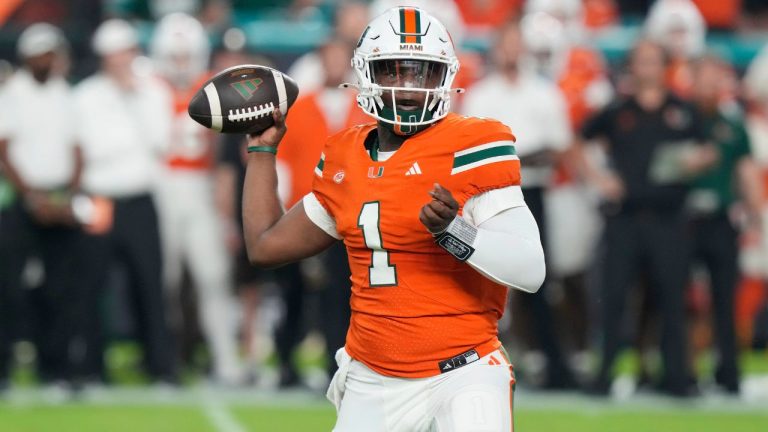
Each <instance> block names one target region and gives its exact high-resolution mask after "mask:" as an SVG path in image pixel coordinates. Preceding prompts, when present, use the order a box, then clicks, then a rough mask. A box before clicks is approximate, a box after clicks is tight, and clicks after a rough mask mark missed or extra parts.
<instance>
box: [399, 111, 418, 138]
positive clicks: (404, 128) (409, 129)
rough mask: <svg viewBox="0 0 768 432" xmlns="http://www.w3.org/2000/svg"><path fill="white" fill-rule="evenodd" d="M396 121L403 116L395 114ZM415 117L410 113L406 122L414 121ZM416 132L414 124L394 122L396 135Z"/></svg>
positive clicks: (400, 120)
mask: <svg viewBox="0 0 768 432" xmlns="http://www.w3.org/2000/svg"><path fill="white" fill-rule="evenodd" d="M396 118H397V121H398V122H402V121H403V118H402V116H399V115H398V116H397V117H396ZM416 121H417V119H416V116H415V115H413V114H411V115H410V116H408V122H410V123H416ZM414 132H416V126H412V125H403V124H395V133H396V134H398V135H410V134H412V133H414Z"/></svg>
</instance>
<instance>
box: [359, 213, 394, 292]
mask: <svg viewBox="0 0 768 432" xmlns="http://www.w3.org/2000/svg"><path fill="white" fill-rule="evenodd" d="M380 214H381V212H380V209H379V202H378V201H373V202H367V203H365V204H363V208H362V209H361V210H360V216H358V217H357V226H359V227H360V228H361V229H362V230H363V238H364V239H365V247H367V248H368V249H370V250H371V252H372V254H371V265H370V266H368V279H369V282H370V285H371V286H372V287H381V286H393V285H397V270H396V269H395V266H393V265H390V264H389V252H388V251H387V250H386V249H384V246H383V244H382V240H381V229H380V228H379V219H380Z"/></svg>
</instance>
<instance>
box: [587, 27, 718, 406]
mask: <svg viewBox="0 0 768 432" xmlns="http://www.w3.org/2000/svg"><path fill="white" fill-rule="evenodd" d="M629 66H630V79H631V81H632V86H633V87H632V93H631V94H630V95H628V96H624V97H619V98H618V99H617V100H615V101H614V102H613V103H611V104H610V105H609V106H608V107H606V108H605V109H604V110H603V111H602V112H599V113H597V114H596V115H595V116H594V117H593V118H591V119H590V120H588V121H587V122H586V123H585V125H584V128H583V130H582V134H581V135H582V138H583V140H585V141H592V140H599V141H600V142H602V143H603V144H604V145H605V146H606V149H605V150H606V154H607V160H608V166H607V168H603V169H599V168H598V167H596V166H595V164H593V163H590V161H589V159H587V158H586V157H583V156H584V153H582V152H577V153H578V154H581V155H582V157H581V158H580V159H581V161H582V162H583V165H582V167H583V168H584V169H585V174H586V175H587V177H588V178H589V179H590V180H591V181H592V182H593V183H594V185H595V186H596V187H597V189H598V190H599V191H600V193H601V194H602V196H603V198H604V205H603V211H604V213H605V217H606V225H605V248H606V250H605V252H606V254H605V260H604V262H603V269H602V286H601V289H602V292H601V309H602V319H603V326H602V329H603V336H604V341H603V347H602V348H603V352H602V361H601V365H600V370H599V373H598V376H597V379H596V381H595V382H594V383H593V385H592V387H591V390H592V391H593V392H595V393H598V394H607V393H608V391H609V389H610V383H611V377H610V372H611V370H612V366H613V363H614V360H615V358H616V355H617V353H618V351H619V349H620V348H621V342H622V338H621V336H622V335H621V329H622V328H623V326H622V325H621V324H622V320H623V317H624V309H625V303H626V297H627V293H628V291H629V289H630V287H631V286H632V284H633V283H636V282H637V281H638V278H639V276H640V275H641V272H643V273H645V276H646V278H645V279H646V280H647V281H648V282H649V284H650V288H651V291H652V292H653V293H654V296H655V297H658V302H659V307H660V313H661V316H662V325H661V351H662V358H663V361H664V368H663V369H664V375H663V377H662V380H661V383H660V385H661V389H662V390H664V391H666V392H668V393H670V394H672V395H678V396H686V395H688V394H690V392H691V388H690V387H691V383H692V380H691V377H690V373H689V371H688V362H687V360H686V350H687V343H686V330H685V314H684V312H685V310H684V290H685V287H686V284H687V281H688V266H689V251H688V238H687V237H686V231H685V220H684V215H683V204H684V201H685V198H686V194H687V191H688V186H687V183H688V181H689V179H690V177H691V176H693V175H694V174H696V173H698V172H701V171H702V170H704V169H706V168H707V167H709V166H711V165H712V164H714V163H715V161H716V160H717V151H716V150H715V149H714V147H712V146H710V145H704V143H705V142H706V139H707V135H706V130H705V128H704V127H703V125H702V124H701V119H700V116H699V115H698V113H697V112H696V110H695V109H694V108H693V107H692V106H691V105H689V104H687V103H685V102H683V101H682V100H680V99H678V98H677V97H675V96H674V95H672V94H671V93H670V92H669V91H668V89H667V88H666V87H665V84H664V72H665V69H666V56H665V53H664V51H663V49H662V48H661V47H660V46H658V45H656V44H654V43H651V42H648V41H641V42H639V43H638V44H637V45H636V46H635V47H634V49H633V51H632V52H631V54H630V65H629ZM580 150H581V148H580Z"/></svg>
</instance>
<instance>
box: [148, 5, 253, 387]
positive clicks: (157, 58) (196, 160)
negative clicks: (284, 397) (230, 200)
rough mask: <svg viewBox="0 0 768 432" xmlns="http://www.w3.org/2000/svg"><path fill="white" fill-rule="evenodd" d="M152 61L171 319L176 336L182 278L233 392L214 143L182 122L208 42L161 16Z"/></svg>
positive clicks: (237, 375)
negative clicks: (164, 109) (163, 95)
mask: <svg viewBox="0 0 768 432" xmlns="http://www.w3.org/2000/svg"><path fill="white" fill-rule="evenodd" d="M151 55H152V60H153V61H154V64H155V66H156V69H157V71H158V73H159V74H160V78H161V79H163V80H164V81H165V83H166V84H167V85H168V88H169V90H170V91H171V92H172V94H173V96H174V100H173V101H172V107H171V108H172V109H173V112H174V118H173V124H172V129H171V141H170V145H169V148H168V151H167V154H166V163H165V167H164V169H163V170H162V175H161V177H160V181H159V183H158V194H157V204H158V208H159V210H160V221H161V225H160V227H161V230H160V232H161V235H162V239H163V242H162V243H163V251H164V257H163V258H164V259H163V264H164V273H165V284H166V292H167V294H168V295H169V300H170V302H171V309H170V311H169V312H170V316H171V317H172V318H174V320H173V321H174V323H175V324H176V325H178V326H179V328H178V329H177V330H178V332H179V333H181V330H182V327H183V320H182V319H181V316H180V315H181V309H182V307H181V304H182V302H181V285H182V280H183V273H184V271H185V270H186V271H188V272H189V275H190V276H191V282H192V284H193V286H194V288H195V292H196V293H197V305H198V311H199V313H198V316H199V318H200V320H201V324H202V330H203V334H204V336H205V339H206V342H207V343H208V347H209V349H210V352H211V354H212V360H213V378H214V379H215V380H216V381H218V382H220V383H224V384H237V383H239V382H240V381H241V379H242V371H241V368H240V365H239V364H238V359H237V357H238V356H237V343H236V334H235V320H234V319H233V312H234V304H233V299H232V298H231V294H232V287H231V284H232V277H231V274H230V268H231V263H230V262H229V259H228V258H229V254H228V253H227V248H226V244H225V234H224V227H223V226H222V220H221V218H220V214H219V212H218V211H217V208H216V205H215V200H214V196H213V193H214V184H213V161H214V148H213V145H214V142H213V140H214V136H213V134H212V133H211V132H210V131H209V130H207V129H205V128H204V127H202V126H200V125H199V124H197V123H196V122H195V121H194V120H192V119H191V118H190V117H189V115H188V114H187V106H188V105H189V101H190V100H191V98H192V96H193V95H194V94H195V92H196V91H197V90H198V89H199V88H200V87H201V86H202V84H203V83H204V82H205V81H206V80H207V79H208V78H209V75H210V74H209V72H208V61H209V57H210V44H209V42H208V35H207V34H206V33H205V30H204V29H203V26H202V25H201V24H200V22H198V21H197V20H196V19H195V18H193V17H192V16H190V15H186V14H183V13H173V14H170V15H166V16H165V17H164V18H163V19H162V20H160V21H159V22H158V24H157V28H156V29H155V33H154V35H153V38H152V42H151Z"/></svg>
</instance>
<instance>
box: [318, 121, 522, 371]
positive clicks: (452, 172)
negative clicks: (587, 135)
mask: <svg viewBox="0 0 768 432" xmlns="http://www.w3.org/2000/svg"><path fill="white" fill-rule="evenodd" d="M375 128H376V125H375V124H367V125H361V126H357V127H353V128H350V129H347V130H346V131H343V132H341V133H339V134H337V135H335V136H332V137H331V138H329V140H328V142H327V143H326V146H325V149H324V151H323V155H322V158H321V161H320V163H319V164H318V167H317V169H316V171H315V173H316V178H315V181H314V184H313V192H314V194H315V196H316V197H317V199H318V200H319V201H320V203H321V204H322V205H323V207H324V208H325V209H326V210H327V211H328V212H329V213H330V214H331V215H332V216H333V218H334V219H335V221H336V228H337V230H338V232H339V234H340V235H341V236H342V237H343V239H344V243H345V245H346V247H347V251H348V255H349V265H350V270H351V272H352V277H351V281H352V299H351V306H352V319H351V324H350V328H349V331H348V333H347V343H346V348H347V351H348V352H349V354H350V355H351V356H352V357H354V358H355V359H357V360H359V361H361V362H363V363H364V364H366V365H367V366H368V367H370V368H371V369H373V370H375V371H377V372H379V373H381V374H384V375H389V376H398V377H409V378H417V377H428V376H433V375H437V374H439V373H440V368H439V366H438V363H439V362H440V361H442V360H446V359H449V358H452V357H454V356H457V355H459V354H462V353H464V352H466V351H468V350H470V349H475V350H476V351H477V353H478V355H479V356H481V357H482V356H483V355H485V354H488V353H489V352H491V351H493V350H495V349H497V348H498V347H499V345H500V343H499V341H498V338H497V326H496V324H497V321H498V319H499V318H500V317H501V315H502V314H503V312H504V305H505V303H506V297H507V289H506V288H505V287H504V286H501V285H498V284H496V283H494V282H492V281H490V280H489V279H487V278H485V277H484V276H482V275H481V274H480V273H478V272H477V271H475V270H474V269H473V268H471V267H470V266H469V265H468V264H466V263H462V262H460V261H458V260H456V259H455V258H454V257H453V256H451V255H449V254H448V253H447V252H446V251H444V250H443V249H441V248H439V247H438V246H436V245H435V242H434V239H433V237H432V235H431V234H430V233H429V232H428V231H427V229H426V228H425V227H424V225H422V223H421V222H420V221H419V212H420V210H421V208H422V206H424V205H425V204H426V203H427V202H429V200H430V199H431V198H430V197H429V195H428V194H427V192H428V191H429V190H431V189H432V187H433V185H434V184H435V183H440V184H441V185H442V186H444V187H445V188H447V189H448V190H450V191H451V192H452V193H453V196H454V197H455V198H456V200H457V201H458V202H459V204H460V210H459V211H460V212H461V210H462V209H463V206H464V204H465V203H466V202H467V200H468V199H469V198H471V197H472V196H475V195H477V194H480V193H483V192H486V191H489V190H492V189H497V188H503V187H507V186H512V185H519V184H520V161H519V160H518V159H517V157H516V156H515V155H514V146H513V143H514V140H515V138H514V136H513V135H512V133H511V132H510V130H509V128H508V127H506V126H504V125H503V124H501V123H500V122H497V121H495V120H488V119H479V118H470V117H463V116H459V115H456V114H449V115H448V116H447V117H446V118H445V119H443V120H441V121H439V122H438V123H437V124H435V125H434V126H432V127H430V128H429V129H427V130H425V131H423V132H421V133H419V134H417V135H415V136H413V137H412V138H409V139H408V140H406V141H405V143H403V145H402V147H400V149H399V150H398V151H397V152H396V153H394V154H393V155H392V156H391V157H390V158H389V159H388V160H386V161H383V162H382V161H377V160H375V159H376V157H375V156H372V155H371V153H369V151H368V150H367V149H366V147H365V140H366V137H367V136H368V135H369V133H370V132H371V131H372V130H373V129H375Z"/></svg>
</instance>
